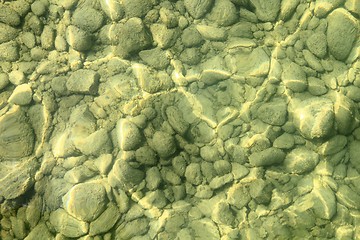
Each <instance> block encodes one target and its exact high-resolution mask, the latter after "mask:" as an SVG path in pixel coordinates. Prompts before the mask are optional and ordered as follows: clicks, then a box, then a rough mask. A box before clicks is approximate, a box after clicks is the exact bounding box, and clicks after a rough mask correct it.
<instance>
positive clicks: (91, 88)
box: [66, 69, 100, 95]
mask: <svg viewBox="0 0 360 240" xmlns="http://www.w3.org/2000/svg"><path fill="white" fill-rule="evenodd" d="M99 78H100V75H99V74H98V73H97V72H95V71H93V70H89V69H80V70H77V71H75V72H73V73H72V74H71V75H70V77H69V79H68V80H67V82H66V87H67V89H68V90H69V91H70V92H73V93H82V94H92V95H95V94H97V90H98V84H99Z"/></svg>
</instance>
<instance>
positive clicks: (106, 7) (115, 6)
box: [100, 0, 125, 21]
mask: <svg viewBox="0 0 360 240" xmlns="http://www.w3.org/2000/svg"><path fill="white" fill-rule="evenodd" d="M100 5H101V9H102V10H103V11H104V13H105V14H106V16H107V17H109V18H110V19H111V20H112V21H119V20H120V19H121V18H123V17H124V15H125V10H124V7H123V5H122V4H121V3H120V2H118V1H116V0H100Z"/></svg>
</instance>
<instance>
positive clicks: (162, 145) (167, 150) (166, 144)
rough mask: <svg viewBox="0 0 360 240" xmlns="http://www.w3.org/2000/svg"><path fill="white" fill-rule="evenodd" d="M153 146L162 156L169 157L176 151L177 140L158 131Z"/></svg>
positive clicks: (153, 139)
mask: <svg viewBox="0 0 360 240" xmlns="http://www.w3.org/2000/svg"><path fill="white" fill-rule="evenodd" d="M152 142H153V147H154V149H155V151H156V152H157V153H158V154H159V156H160V157H161V158H165V159H166V158H169V157H170V156H171V155H173V154H174V153H175V152H176V142H175V139H174V137H173V136H171V135H170V134H168V133H166V132H161V131H157V132H155V133H154V136H153V138H152Z"/></svg>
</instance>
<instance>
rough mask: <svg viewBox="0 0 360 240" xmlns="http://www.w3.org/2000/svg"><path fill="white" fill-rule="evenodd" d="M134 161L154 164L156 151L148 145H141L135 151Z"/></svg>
mask: <svg viewBox="0 0 360 240" xmlns="http://www.w3.org/2000/svg"><path fill="white" fill-rule="evenodd" d="M135 157H136V161H138V162H139V163H141V164H144V165H156V163H157V161H158V159H157V156H156V153H155V152H154V150H152V148H150V147H149V146H143V147H140V148H138V149H137V150H136V151H135Z"/></svg>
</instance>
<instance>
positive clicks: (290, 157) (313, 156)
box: [284, 147, 319, 174]
mask: <svg viewBox="0 0 360 240" xmlns="http://www.w3.org/2000/svg"><path fill="white" fill-rule="evenodd" d="M318 162H319V155H318V154H317V153H316V152H314V151H312V150H309V149H307V148H305V147H299V148H296V149H294V150H292V151H291V152H290V153H288V154H287V156H286V158H285V160H284V166H285V168H286V170H287V171H288V172H290V173H296V174H303V173H306V172H309V171H311V170H313V169H314V168H315V167H316V165H317V164H318Z"/></svg>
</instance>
